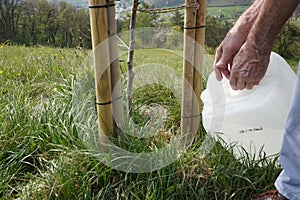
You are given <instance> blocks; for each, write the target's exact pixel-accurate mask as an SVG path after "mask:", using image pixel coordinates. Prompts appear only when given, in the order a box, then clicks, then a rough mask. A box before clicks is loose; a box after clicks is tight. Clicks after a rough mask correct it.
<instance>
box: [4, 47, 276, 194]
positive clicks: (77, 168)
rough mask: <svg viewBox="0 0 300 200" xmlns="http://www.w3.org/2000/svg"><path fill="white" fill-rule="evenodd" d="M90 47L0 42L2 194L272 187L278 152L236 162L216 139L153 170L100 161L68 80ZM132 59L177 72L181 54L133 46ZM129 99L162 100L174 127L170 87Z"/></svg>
mask: <svg viewBox="0 0 300 200" xmlns="http://www.w3.org/2000/svg"><path fill="white" fill-rule="evenodd" d="M163 52H164V53H163ZM89 53H90V51H89V50H78V49H59V48H50V47H42V46H41V47H24V46H10V45H1V46H0V124H1V125H0V199H20V200H21V199H26V200H27V199H66V200H67V199H105V200H107V199H141V200H144V199H148V200H158V199H161V200H166V199H180V200H181V199H189V200H192V199H204V200H206V199H208V200H209V199H220V200H224V199H238V200H241V199H251V197H252V195H253V194H256V193H260V192H263V191H265V190H268V189H273V182H274V181H275V179H276V177H277V175H278V173H279V172H280V168H279V167H278V166H277V158H275V159H273V160H269V159H267V158H265V156H264V155H263V154H262V155H261V160H259V161H255V160H254V159H253V158H251V157H247V156H245V157H244V158H242V159H240V160H237V159H235V158H234V157H233V155H232V148H231V147H230V146H228V148H227V149H225V148H223V147H222V146H221V145H220V144H219V143H217V144H216V145H215V146H214V148H213V149H212V151H211V152H210V153H209V154H208V155H207V156H206V157H204V158H202V157H200V156H199V154H198V153H199V147H200V146H201V142H202V140H201V139H200V138H197V140H196V141H195V143H194V144H193V145H192V146H191V147H190V148H189V149H188V150H187V151H186V152H185V153H184V154H183V155H182V156H181V157H180V158H179V159H178V160H177V161H175V162H174V163H172V164H170V165H168V166H166V167H164V168H162V169H160V170H157V171H153V172H147V173H126V172H122V171H118V170H115V169H113V168H111V167H109V166H106V165H104V164H102V163H101V162H100V161H99V160H98V159H97V158H95V157H94V156H93V154H92V153H91V152H90V151H89V150H88V149H87V147H86V146H85V145H84V144H83V142H82V139H81V137H79V134H78V130H77V128H76V126H75V125H74V118H73V116H72V95H73V88H72V87H73V83H74V80H76V78H77V75H78V73H77V72H78V70H80V69H82V63H84V61H85V59H86V58H87V57H88V54H89ZM157 55H160V58H157ZM135 58H136V60H135V65H141V64H143V63H151V62H155V63H161V64H165V65H168V66H171V67H173V68H174V69H175V70H176V71H178V72H180V71H181V58H178V56H177V55H175V54H172V53H170V52H166V51H159V50H138V51H137V52H136V54H135ZM123 59H124V60H126V55H124V58H123ZM151 59H153V60H151ZM125 63H126V62H123V63H121V67H122V72H123V73H124V74H123V75H122V77H123V78H124V79H125V78H126V75H125V73H126V69H125ZM133 98H134V104H135V105H141V104H149V103H156V104H159V103H161V104H163V106H164V108H167V109H168V110H169V115H168V119H167V127H168V129H170V130H172V129H176V128H178V125H179V123H180V104H178V102H176V101H174V95H172V92H170V91H166V90H165V89H164V88H160V87H152V88H151V87H149V88H147V87H145V88H141V89H138V90H136V91H134V93H133ZM139 114H140V113H139V112H138V110H136V111H135V112H134V116H133V118H134V120H135V122H136V123H138V124H140V125H141V126H143V125H144V123H145V121H144V119H142V118H143V116H141V115H139ZM202 132H203V129H202ZM129 142H130V143H131V145H132V146H133V147H135V146H136V147H139V146H141V145H149V142H140V141H138V140H134V139H133V140H132V141H129ZM162 142H164V138H163V139H162ZM152 145H153V144H152ZM154 145H156V144H154ZM156 146H158V145H156ZM139 148H140V149H143V148H144V147H139ZM146 148H148V147H146ZM136 151H138V149H136Z"/></svg>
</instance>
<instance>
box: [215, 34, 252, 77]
mask: <svg viewBox="0 0 300 200" xmlns="http://www.w3.org/2000/svg"><path fill="white" fill-rule="evenodd" d="M246 37H247V35H243V34H240V33H238V32H236V31H234V30H231V31H229V32H228V33H227V35H226V37H225V38H224V40H223V41H222V43H221V44H220V46H219V47H218V49H217V51H216V57H215V62H214V70H215V73H216V78H217V80H218V81H221V80H222V78H223V75H224V76H225V77H226V78H227V79H229V78H230V69H229V66H232V61H233V58H234V56H235V55H236V53H237V52H238V51H239V49H240V48H241V46H242V45H243V43H244V41H245V39H246Z"/></svg>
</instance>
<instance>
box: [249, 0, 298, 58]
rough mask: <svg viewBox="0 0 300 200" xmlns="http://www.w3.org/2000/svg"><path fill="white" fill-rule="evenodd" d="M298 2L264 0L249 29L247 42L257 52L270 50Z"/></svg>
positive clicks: (296, 0)
mask: <svg viewBox="0 0 300 200" xmlns="http://www.w3.org/2000/svg"><path fill="white" fill-rule="evenodd" d="M299 2H300V0H264V2H263V5H262V7H261V9H260V12H259V14H258V16H257V19H256V20H255V22H254V24H253V27H252V28H251V29H250V33H249V35H248V39H247V42H248V43H250V45H252V46H253V47H254V48H255V49H256V50H257V51H258V53H268V52H270V51H271V50H272V48H273V45H274V41H275V39H276V36H277V35H278V33H279V32H280V30H281V28H282V26H283V25H284V24H285V22H286V21H287V20H288V18H289V17H290V16H291V15H292V13H293V11H294V10H295V8H296V7H297V5H298V4H299Z"/></svg>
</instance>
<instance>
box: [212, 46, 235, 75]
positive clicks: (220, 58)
mask: <svg viewBox="0 0 300 200" xmlns="http://www.w3.org/2000/svg"><path fill="white" fill-rule="evenodd" d="M230 52H231V51H229V50H228V49H226V48H223V47H222V45H221V46H220V47H219V48H218V49H217V52H216V59H215V62H214V70H215V73H216V78H217V80H218V81H221V80H222V78H223V75H224V76H225V77H226V78H227V79H229V77H230V71H229V69H228V64H229V63H231V62H232V60H233V55H232V54H231V53H230Z"/></svg>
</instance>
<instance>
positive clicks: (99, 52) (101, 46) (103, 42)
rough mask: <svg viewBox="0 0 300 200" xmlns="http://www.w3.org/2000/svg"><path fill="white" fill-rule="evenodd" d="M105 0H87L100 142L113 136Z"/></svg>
mask: <svg viewBox="0 0 300 200" xmlns="http://www.w3.org/2000/svg"><path fill="white" fill-rule="evenodd" d="M105 5H106V0H89V7H90V21H91V34H92V46H93V53H94V73H95V86H96V102H97V113H98V126H99V137H100V143H105V141H104V137H103V136H104V135H105V134H106V135H110V136H113V118H112V105H111V100H112V99H111V80H110V67H109V65H110V57H109V42H108V19H107V7H101V6H105Z"/></svg>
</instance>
